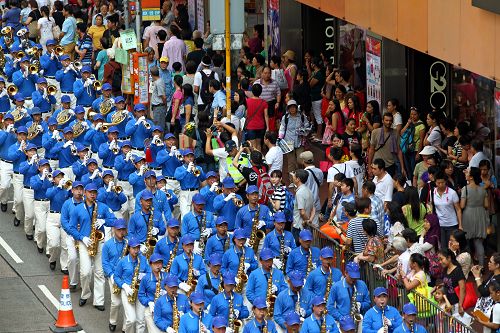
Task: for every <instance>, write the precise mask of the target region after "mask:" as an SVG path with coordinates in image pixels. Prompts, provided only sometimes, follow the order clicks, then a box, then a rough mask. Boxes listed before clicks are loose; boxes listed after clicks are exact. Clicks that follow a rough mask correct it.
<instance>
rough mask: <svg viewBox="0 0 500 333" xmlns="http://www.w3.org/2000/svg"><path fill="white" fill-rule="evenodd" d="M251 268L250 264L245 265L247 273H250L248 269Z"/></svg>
mask: <svg viewBox="0 0 500 333" xmlns="http://www.w3.org/2000/svg"><path fill="white" fill-rule="evenodd" d="M249 268H250V264H249V263H247V262H246V263H245V273H246V272H247V271H248V269H249Z"/></svg>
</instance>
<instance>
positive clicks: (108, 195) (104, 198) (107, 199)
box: [97, 187, 127, 212]
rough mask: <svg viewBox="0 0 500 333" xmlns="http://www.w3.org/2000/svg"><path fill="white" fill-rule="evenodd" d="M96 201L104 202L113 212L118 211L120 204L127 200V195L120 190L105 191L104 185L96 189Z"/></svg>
mask: <svg viewBox="0 0 500 333" xmlns="http://www.w3.org/2000/svg"><path fill="white" fill-rule="evenodd" d="M97 201H99V202H102V203H105V204H106V205H108V207H109V208H111V210H112V211H113V212H118V211H120V209H121V208H122V205H123V204H124V203H125V202H127V196H126V195H125V194H124V193H123V192H121V193H120V194H116V193H115V192H114V191H110V192H107V191H106V189H105V188H104V187H101V188H99V190H98V191H97Z"/></svg>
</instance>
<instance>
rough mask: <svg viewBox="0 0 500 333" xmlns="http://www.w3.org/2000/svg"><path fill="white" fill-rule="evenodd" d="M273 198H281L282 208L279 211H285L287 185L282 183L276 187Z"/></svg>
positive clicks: (274, 199)
mask: <svg viewBox="0 0 500 333" xmlns="http://www.w3.org/2000/svg"><path fill="white" fill-rule="evenodd" d="M271 200H273V201H276V200H280V209H279V211H280V212H283V211H284V210H285V203H286V192H285V186H283V185H280V186H276V187H274V193H273V195H272V196H271ZM273 210H274V209H273Z"/></svg>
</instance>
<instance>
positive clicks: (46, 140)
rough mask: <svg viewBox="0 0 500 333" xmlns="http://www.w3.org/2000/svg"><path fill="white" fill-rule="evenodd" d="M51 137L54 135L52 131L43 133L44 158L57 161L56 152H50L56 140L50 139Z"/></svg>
mask: <svg viewBox="0 0 500 333" xmlns="http://www.w3.org/2000/svg"><path fill="white" fill-rule="evenodd" d="M52 135H54V132H52V131H45V133H43V135H42V147H43V148H45V158H50V159H57V157H58V155H57V152H52V148H54V145H55V144H56V143H57V140H54V139H52ZM61 137H62V136H61Z"/></svg>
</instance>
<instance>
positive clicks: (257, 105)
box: [245, 98, 267, 130]
mask: <svg viewBox="0 0 500 333" xmlns="http://www.w3.org/2000/svg"><path fill="white" fill-rule="evenodd" d="M265 109H267V102H266V101H264V100H263V99H260V98H258V99H255V98H248V99H247V116H246V123H245V128H246V129H248V130H263V129H266V121H265V118H264V110H265Z"/></svg>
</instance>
